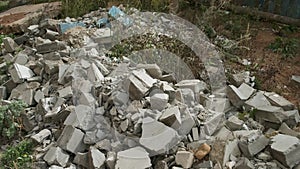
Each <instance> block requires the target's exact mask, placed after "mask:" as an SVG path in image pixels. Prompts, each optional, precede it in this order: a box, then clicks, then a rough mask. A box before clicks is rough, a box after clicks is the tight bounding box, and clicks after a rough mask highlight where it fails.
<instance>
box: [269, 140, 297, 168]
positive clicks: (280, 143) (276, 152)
mask: <svg viewBox="0 0 300 169" xmlns="http://www.w3.org/2000/svg"><path fill="white" fill-rule="evenodd" d="M271 155H272V157H273V158H275V159H276V160H278V161H280V162H281V163H282V164H283V165H285V166H286V167H289V168H293V167H294V166H295V165H297V164H299V162H300V140H299V139H298V138H297V137H293V136H289V135H283V134H278V135H276V136H275V137H273V138H272V144H271Z"/></svg>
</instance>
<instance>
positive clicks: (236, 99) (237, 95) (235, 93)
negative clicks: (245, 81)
mask: <svg viewBox="0 0 300 169" xmlns="http://www.w3.org/2000/svg"><path fill="white" fill-rule="evenodd" d="M248 92H249V91H243V92H242V91H240V90H239V89H238V88H236V87H235V86H233V85H229V86H228V90H227V97H228V98H229V100H230V102H231V103H232V104H233V105H234V106H235V107H237V108H239V107H241V106H242V105H243V104H244V102H245V101H246V100H247V99H248V98H249V96H247V95H245V94H244V93H248ZM249 93H250V92H249Z"/></svg>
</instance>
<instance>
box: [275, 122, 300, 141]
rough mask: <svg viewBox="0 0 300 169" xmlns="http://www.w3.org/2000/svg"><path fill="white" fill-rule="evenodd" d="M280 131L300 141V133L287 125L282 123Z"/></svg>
mask: <svg viewBox="0 0 300 169" xmlns="http://www.w3.org/2000/svg"><path fill="white" fill-rule="evenodd" d="M278 130H279V132H280V133H282V134H286V135H290V136H294V137H298V138H299V139H300V133H299V132H297V131H295V130H293V129H291V128H290V127H289V126H288V125H287V124H286V123H282V124H281V126H280V127H279V129H278Z"/></svg>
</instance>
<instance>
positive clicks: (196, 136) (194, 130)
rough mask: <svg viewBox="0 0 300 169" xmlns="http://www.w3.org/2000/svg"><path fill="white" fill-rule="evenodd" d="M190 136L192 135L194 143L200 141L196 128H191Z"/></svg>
mask: <svg viewBox="0 0 300 169" xmlns="http://www.w3.org/2000/svg"><path fill="white" fill-rule="evenodd" d="M192 134H193V140H194V141H198V140H200V137H199V130H198V128H197V127H193V128H192Z"/></svg>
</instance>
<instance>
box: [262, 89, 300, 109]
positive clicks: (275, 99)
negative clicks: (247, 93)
mask: <svg viewBox="0 0 300 169" xmlns="http://www.w3.org/2000/svg"><path fill="white" fill-rule="evenodd" d="M264 95H265V96H266V97H267V99H268V100H269V101H270V103H271V104H272V105H274V106H278V107H282V108H283V110H285V111H288V110H294V109H295V105H294V104H293V103H291V102H290V101H288V100H287V99H285V98H284V97H282V96H280V95H278V94H276V93H274V92H265V93H264Z"/></svg>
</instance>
